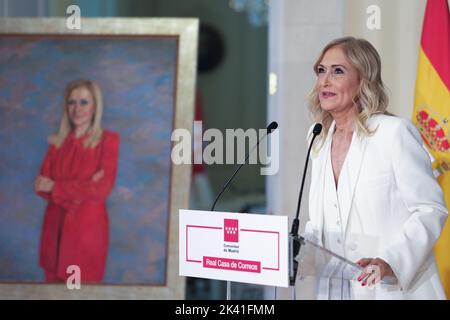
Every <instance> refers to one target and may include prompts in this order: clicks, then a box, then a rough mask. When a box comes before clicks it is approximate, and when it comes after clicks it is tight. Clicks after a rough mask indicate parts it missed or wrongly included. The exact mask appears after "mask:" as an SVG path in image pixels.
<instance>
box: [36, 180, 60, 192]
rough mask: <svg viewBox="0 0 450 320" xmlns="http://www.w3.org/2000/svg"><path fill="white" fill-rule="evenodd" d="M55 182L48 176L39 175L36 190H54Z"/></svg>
mask: <svg viewBox="0 0 450 320" xmlns="http://www.w3.org/2000/svg"><path fill="white" fill-rule="evenodd" d="M54 185H55V182H54V181H53V180H52V179H50V178H47V177H44V176H38V177H37V178H36V180H35V182H34V189H35V190H36V192H52V190H53V186H54Z"/></svg>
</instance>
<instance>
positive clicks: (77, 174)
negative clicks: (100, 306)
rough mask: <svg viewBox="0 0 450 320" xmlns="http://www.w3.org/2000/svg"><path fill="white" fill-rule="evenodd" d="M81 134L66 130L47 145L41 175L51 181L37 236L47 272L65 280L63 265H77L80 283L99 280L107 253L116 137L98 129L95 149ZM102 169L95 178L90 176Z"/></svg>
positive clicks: (41, 259)
mask: <svg viewBox="0 0 450 320" xmlns="http://www.w3.org/2000/svg"><path fill="white" fill-rule="evenodd" d="M83 139H84V138H83V137H81V138H75V136H74V135H69V136H68V137H67V138H66V139H65V141H64V143H63V144H62V146H61V147H60V148H56V147H55V146H54V145H50V147H49V149H48V151H47V155H46V157H45V159H44V163H43V164H42V167H41V171H40V174H41V175H42V176H46V177H49V178H50V179H52V180H53V181H54V182H55V184H54V187H53V191H52V192H51V193H44V192H39V193H38V194H39V195H40V196H41V197H43V198H44V199H46V200H47V201H48V205H47V209H46V211H45V217H44V223H43V227H42V235H41V249H40V250H41V252H40V265H41V266H42V268H44V270H45V271H46V273H47V274H52V275H53V276H55V277H57V278H58V279H61V280H66V279H67V278H68V277H69V276H70V275H71V274H68V273H67V267H68V266H70V265H77V266H79V267H80V270H81V282H82V283H85V282H100V281H102V279H103V275H104V272H105V265H106V258H107V254H108V213H107V211H106V199H107V197H108V195H109V193H110V192H111V190H112V188H113V185H114V182H115V179H116V173H117V160H118V156H119V136H118V134H116V133H113V132H108V131H106V130H104V131H103V134H102V138H101V141H100V142H99V143H98V145H97V146H96V147H95V148H90V147H88V148H85V147H84V146H83ZM102 169H103V170H104V175H103V177H102V178H101V179H100V180H98V181H97V182H94V181H93V180H92V177H93V175H94V174H95V173H96V172H98V171H100V170H102Z"/></svg>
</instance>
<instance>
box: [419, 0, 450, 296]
mask: <svg viewBox="0 0 450 320" xmlns="http://www.w3.org/2000/svg"><path fill="white" fill-rule="evenodd" d="M413 121H414V123H415V124H416V126H417V127H418V128H419V130H420V131H421V134H422V138H423V140H424V142H425V143H426V145H427V147H428V151H429V152H430V153H431V155H432V156H433V158H434V159H435V160H434V162H433V169H434V171H435V174H436V175H438V178H437V179H438V182H439V184H440V186H441V187H442V190H443V192H444V197H445V201H446V204H447V208H450V13H449V6H448V2H447V0H428V1H427V5H426V8H425V17H424V21H423V28H422V39H421V46H420V52H419V64H418V69H417V80H416V94H415V101H414V113H413ZM434 252H435V255H436V262H437V264H438V269H439V274H440V276H441V280H442V283H443V285H444V289H445V292H446V294H447V298H450V221H447V223H446V225H445V227H444V230H443V232H442V235H441V237H440V239H439V240H438V242H437V243H436V245H435V247H434Z"/></svg>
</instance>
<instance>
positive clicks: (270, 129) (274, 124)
mask: <svg viewBox="0 0 450 320" xmlns="http://www.w3.org/2000/svg"><path fill="white" fill-rule="evenodd" d="M276 128H278V123H277V122H276V121H272V122H271V123H270V124H269V125H268V126H267V128H266V130H267V131H266V134H265V135H263V136H262V137H261V138H260V139H259V140H258V142H257V143H256V145H255V146H254V147H253V148H252V149H251V150H250V151H249V152H247V155H246V157H245V160H244V162H243V163H241V165H240V166H239V167H238V168H237V169H236V170H235V171H234V173H233V174H232V175H231V177H230V178H228V180H227V181H226V182H225V184H224V185H223V186H222V190H220V192H219V193H218V194H217V196H216V198H215V199H214V203H213V205H212V206H211V210H210V211H214V208H215V207H216V203H217V201H218V200H219V198H220V196H221V195H222V194H223V193H224V192H225V190H226V189H227V188H228V186H229V185H230V183H231V181H233V179H234V177H235V176H236V174H237V173H238V172H239V170H241V168H242V167H243V166H244V164H247V160H248V158H249V157H250V154H252V152H253V151H254V150H255V148H257V147H258V146H259V143H260V142H261V140H262V139H263V138H265V137H266V136H267V135H269V134H271V133H272V132H273V131H274V130H275V129H276Z"/></svg>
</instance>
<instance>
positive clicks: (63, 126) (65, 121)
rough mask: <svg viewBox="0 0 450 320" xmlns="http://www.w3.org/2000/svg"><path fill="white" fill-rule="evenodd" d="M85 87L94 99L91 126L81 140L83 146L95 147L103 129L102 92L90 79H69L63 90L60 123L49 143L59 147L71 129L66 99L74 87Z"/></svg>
mask: <svg viewBox="0 0 450 320" xmlns="http://www.w3.org/2000/svg"><path fill="white" fill-rule="evenodd" d="M77 88H86V89H87V90H89V92H90V93H91V95H92V97H93V99H94V106H95V112H94V118H93V120H92V123H91V126H90V128H89V129H88V133H87V134H88V136H87V138H86V139H85V140H84V141H83V145H84V147H85V148H88V147H90V148H95V147H96V146H97V144H98V143H99V142H100V139H101V137H102V133H103V129H102V127H101V121H102V114H103V98H102V92H101V90H100V87H99V85H98V84H97V83H96V82H95V81H92V80H85V79H81V80H74V81H71V82H70V83H69V84H68V85H67V86H66V88H65V90H64V101H63V115H62V118H61V123H60V125H59V131H58V133H57V134H56V135H54V136H52V137H51V138H50V143H52V144H54V145H55V146H56V147H57V148H59V147H61V146H62V144H63V143H64V140H65V139H66V137H67V136H68V135H69V134H70V133H71V132H72V131H73V129H74V127H73V124H72V122H71V121H70V118H69V113H68V111H67V101H68V100H69V96H70V94H71V93H72V91H73V90H74V89H77Z"/></svg>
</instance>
